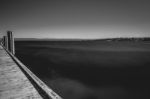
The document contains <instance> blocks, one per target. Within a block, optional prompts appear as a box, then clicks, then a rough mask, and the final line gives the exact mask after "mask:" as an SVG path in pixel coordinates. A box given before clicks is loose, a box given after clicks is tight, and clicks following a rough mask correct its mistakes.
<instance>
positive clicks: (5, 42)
mask: <svg viewBox="0 0 150 99" xmlns="http://www.w3.org/2000/svg"><path fill="white" fill-rule="evenodd" d="M3 45H4V47H5V48H6V49H8V37H7V36H4V38H3Z"/></svg>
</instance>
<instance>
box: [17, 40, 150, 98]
mask: <svg viewBox="0 0 150 99" xmlns="http://www.w3.org/2000/svg"><path fill="white" fill-rule="evenodd" d="M15 46H16V56H17V57H18V58H19V59H20V60H21V61H22V62H23V63H24V64H25V65H26V66H27V67H28V68H29V69H30V70H31V71H32V72H33V73H35V74H36V75H37V76H38V77H39V78H40V79H41V80H42V81H44V82H45V83H46V84H47V85H48V86H49V87H50V88H52V89H53V90H54V91H55V92H56V93H57V94H59V95H60V96H61V97H62V98H64V99H150V76H149V75H150V42H148V41H145V42H144V41H138V42H137V41H118V42H117V41H111V42H110V41H15Z"/></svg>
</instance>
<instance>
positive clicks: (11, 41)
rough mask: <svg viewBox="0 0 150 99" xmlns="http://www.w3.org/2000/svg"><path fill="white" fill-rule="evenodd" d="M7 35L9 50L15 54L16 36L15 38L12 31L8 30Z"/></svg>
mask: <svg viewBox="0 0 150 99" xmlns="http://www.w3.org/2000/svg"><path fill="white" fill-rule="evenodd" d="M7 37H8V50H9V51H10V52H11V53H12V54H15V46H14V38H13V34H12V31H7Z"/></svg>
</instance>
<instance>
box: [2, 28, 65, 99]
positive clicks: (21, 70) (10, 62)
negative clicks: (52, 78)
mask: <svg viewBox="0 0 150 99" xmlns="http://www.w3.org/2000/svg"><path fill="white" fill-rule="evenodd" d="M9 33H11V32H10V31H9ZM9 33H8V35H10V34H9ZM11 36H12V34H11ZM11 36H10V37H11ZM4 38H5V39H4V41H3V42H2V43H1V44H0V99H62V98H61V97H60V96H59V95H57V94H56V93H55V92H54V91H53V90H52V89H50V88H49V87H48V86H47V85H46V84H45V83H44V82H42V81H41V80H40V79H39V78H38V77H37V76H36V75H34V74H33V73H32V72H31V71H30V70H29V69H28V68H27V67H26V66H25V65H24V64H23V63H21V62H20V61H19V59H17V58H16V57H15V55H14V53H15V52H14V43H12V41H13V40H11V39H13V38H9V39H10V41H11V43H9V41H6V39H7V37H6V36H4ZM9 44H12V45H11V46H10V45H9ZM7 46H8V49H7Z"/></svg>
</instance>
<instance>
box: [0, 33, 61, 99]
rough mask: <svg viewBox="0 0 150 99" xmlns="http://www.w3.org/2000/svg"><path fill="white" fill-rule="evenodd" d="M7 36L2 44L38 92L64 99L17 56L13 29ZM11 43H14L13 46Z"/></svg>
mask: <svg viewBox="0 0 150 99" xmlns="http://www.w3.org/2000/svg"><path fill="white" fill-rule="evenodd" d="M7 35H8V36H9V37H7V36H4V37H3V39H2V41H1V45H2V47H3V48H4V49H5V51H6V52H7V53H8V54H9V55H10V57H11V58H12V59H13V61H14V62H15V63H16V64H17V65H18V66H19V68H20V69H21V70H22V72H23V73H24V74H25V75H26V77H27V78H28V79H29V80H30V82H31V83H32V85H33V86H34V87H35V89H36V90H37V91H38V93H39V94H40V95H41V96H42V97H43V99H62V98H61V97H60V96H59V95H58V94H57V93H55V92H54V91H53V90H52V89H50V88H49V87H48V86H47V85H46V84H45V83H44V82H43V81H41V80H40V79H39V78H38V77H37V76H36V75H35V74H34V73H32V72H31V71H30V70H29V69H28V68H27V67H26V66H25V65H24V64H23V63H22V62H21V61H20V60H19V59H18V58H17V57H15V55H14V54H15V51H14V49H15V48H14V40H11V39H13V35H12V32H11V31H8V32H7ZM9 44H12V45H11V46H10V45H9Z"/></svg>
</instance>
